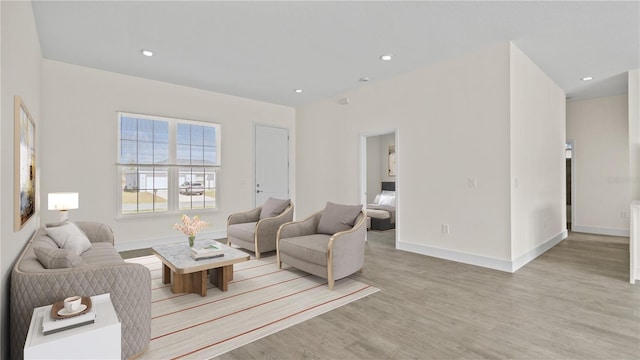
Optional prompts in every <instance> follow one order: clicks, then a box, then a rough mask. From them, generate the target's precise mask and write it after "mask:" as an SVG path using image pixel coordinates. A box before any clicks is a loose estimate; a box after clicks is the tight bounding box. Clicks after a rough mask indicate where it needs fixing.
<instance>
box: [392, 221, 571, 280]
mask: <svg viewBox="0 0 640 360" xmlns="http://www.w3.org/2000/svg"><path fill="white" fill-rule="evenodd" d="M567 236H568V232H567V230H563V231H561V232H560V233H559V234H557V235H556V236H554V237H552V238H551V239H549V240H547V241H545V242H544V243H542V244H540V245H538V246H537V247H535V248H533V249H531V250H529V251H528V252H527V253H525V254H523V255H521V256H520V257H518V258H517V259H516V260H513V261H509V260H503V259H496V258H492V257H489V256H482V255H475V254H469V253H465V252H461V251H454V250H447V249H441V248H437V247H433V246H427V245H421V244H416V243H410V242H405V241H398V247H397V249H398V250H404V251H409V252H413V253H416V254H421V255H427V256H433V257H436V258H439V259H445V260H451V261H456V262H459V263H463V264H469V265H475V266H481V267H485V268H489V269H493V270H499V271H504V272H509V273H514V272H516V271H517V270H518V269H520V268H521V267H523V266H524V265H526V264H527V263H529V262H530V261H532V260H533V259H535V258H537V257H538V256H540V255H541V254H543V253H545V252H546V251H547V250H549V249H551V248H552V247H554V246H556V245H557V244H558V243H559V242H560V241H562V240H564V239H566V238H567Z"/></svg>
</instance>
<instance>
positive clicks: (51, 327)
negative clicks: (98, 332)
mask: <svg viewBox="0 0 640 360" xmlns="http://www.w3.org/2000/svg"><path fill="white" fill-rule="evenodd" d="M95 321H96V311H95V310H94V309H91V310H89V311H87V312H86V313H84V314H81V315H77V316H73V317H68V318H64V319H54V318H53V316H51V315H50V314H45V316H44V318H43V319H42V333H43V334H44V335H49V334H53V333H57V332H58V331H62V330H67V329H73V328H76V327H79V326H83V325H88V324H93V323H94V322H95Z"/></svg>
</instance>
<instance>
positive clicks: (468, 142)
mask: <svg viewBox="0 0 640 360" xmlns="http://www.w3.org/2000/svg"><path fill="white" fill-rule="evenodd" d="M344 96H345V95H341V96H340V97H344ZM346 96H348V97H349V98H350V100H351V101H350V104H349V105H340V104H339V102H338V101H337V100H336V99H326V100H322V101H318V102H315V103H312V104H308V105H305V106H302V107H300V108H298V109H297V114H296V116H297V135H298V142H297V152H296V153H297V156H298V158H299V159H301V160H300V161H299V163H298V171H297V181H298V192H297V197H298V210H299V214H300V215H306V214H310V213H312V212H314V211H316V210H319V209H322V208H324V205H325V202H326V201H327V200H329V201H335V202H339V203H352V204H357V203H358V179H359V175H358V169H359V167H358V141H359V134H361V133H375V132H377V131H380V130H384V129H395V128H397V129H398V131H399V135H400V136H399V143H398V144H397V146H398V147H399V160H401V161H400V162H399V168H398V181H400V182H401V183H400V184H399V185H398V186H399V187H400V188H401V190H402V193H401V194H400V195H399V196H400V198H399V199H398V200H399V207H398V211H399V213H401V214H402V215H401V216H402V222H401V223H400V224H399V225H400V229H398V236H399V242H400V248H405V249H410V250H412V251H416V252H422V253H438V256H441V257H446V256H449V255H452V254H453V255H460V256H462V257H465V256H467V255H470V256H471V257H473V256H479V257H480V258H482V259H489V260H490V261H492V260H494V259H498V261H501V260H508V259H510V257H511V251H510V246H509V238H510V223H509V216H510V210H509V207H510V200H509V46H508V44H504V45H500V46H496V47H493V48H490V49H486V50H483V51H480V52H477V53H474V54H470V55H467V56H464V57H461V58H458V59H454V60H450V61H447V62H445V63H441V64H438V65H435V66H431V67H428V68H425V69H422V70H419V71H415V72H411V73H407V74H404V75H401V76H398V77H395V78H393V79H389V80H386V81H380V82H378V83H372V84H370V85H368V86H367V87H364V88H360V89H358V90H356V91H353V92H350V93H348V94H346ZM338 129H339V131H337V130H338ZM469 177H476V178H477V179H478V184H479V186H478V187H477V188H475V189H471V188H469V187H468V185H467V184H468V178H469ZM445 223H446V224H449V225H450V228H451V233H450V234H448V235H443V234H442V232H441V225H442V224H445ZM441 250H444V251H445V254H442V253H440V251H441Z"/></svg>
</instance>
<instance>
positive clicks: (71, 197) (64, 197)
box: [49, 192, 78, 222]
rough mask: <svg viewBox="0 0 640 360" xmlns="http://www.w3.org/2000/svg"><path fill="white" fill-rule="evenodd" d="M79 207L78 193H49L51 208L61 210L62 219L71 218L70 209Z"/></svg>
mask: <svg viewBox="0 0 640 360" xmlns="http://www.w3.org/2000/svg"><path fill="white" fill-rule="evenodd" d="M77 208H78V193H72V192H64V193H49V210H59V211H60V221H61V222H62V221H65V220H67V219H68V218H69V214H68V210H71V209H77Z"/></svg>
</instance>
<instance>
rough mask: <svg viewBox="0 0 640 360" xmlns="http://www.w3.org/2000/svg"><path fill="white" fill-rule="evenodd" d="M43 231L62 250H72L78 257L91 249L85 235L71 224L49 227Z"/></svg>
mask: <svg viewBox="0 0 640 360" xmlns="http://www.w3.org/2000/svg"><path fill="white" fill-rule="evenodd" d="M45 230H46V232H47V235H49V237H51V238H52V239H53V240H54V241H55V242H56V244H58V246H59V247H60V248H62V249H68V250H73V251H75V252H76V254H78V255H80V254H82V253H83V252H85V251H87V250H89V249H91V242H90V241H89V239H88V238H87V235H85V234H84V233H83V232H82V230H80V229H79V228H78V227H77V226H76V225H75V224H73V223H70V222H67V223H65V224H62V225H59V226H50V227H47V228H46V229H45Z"/></svg>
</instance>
